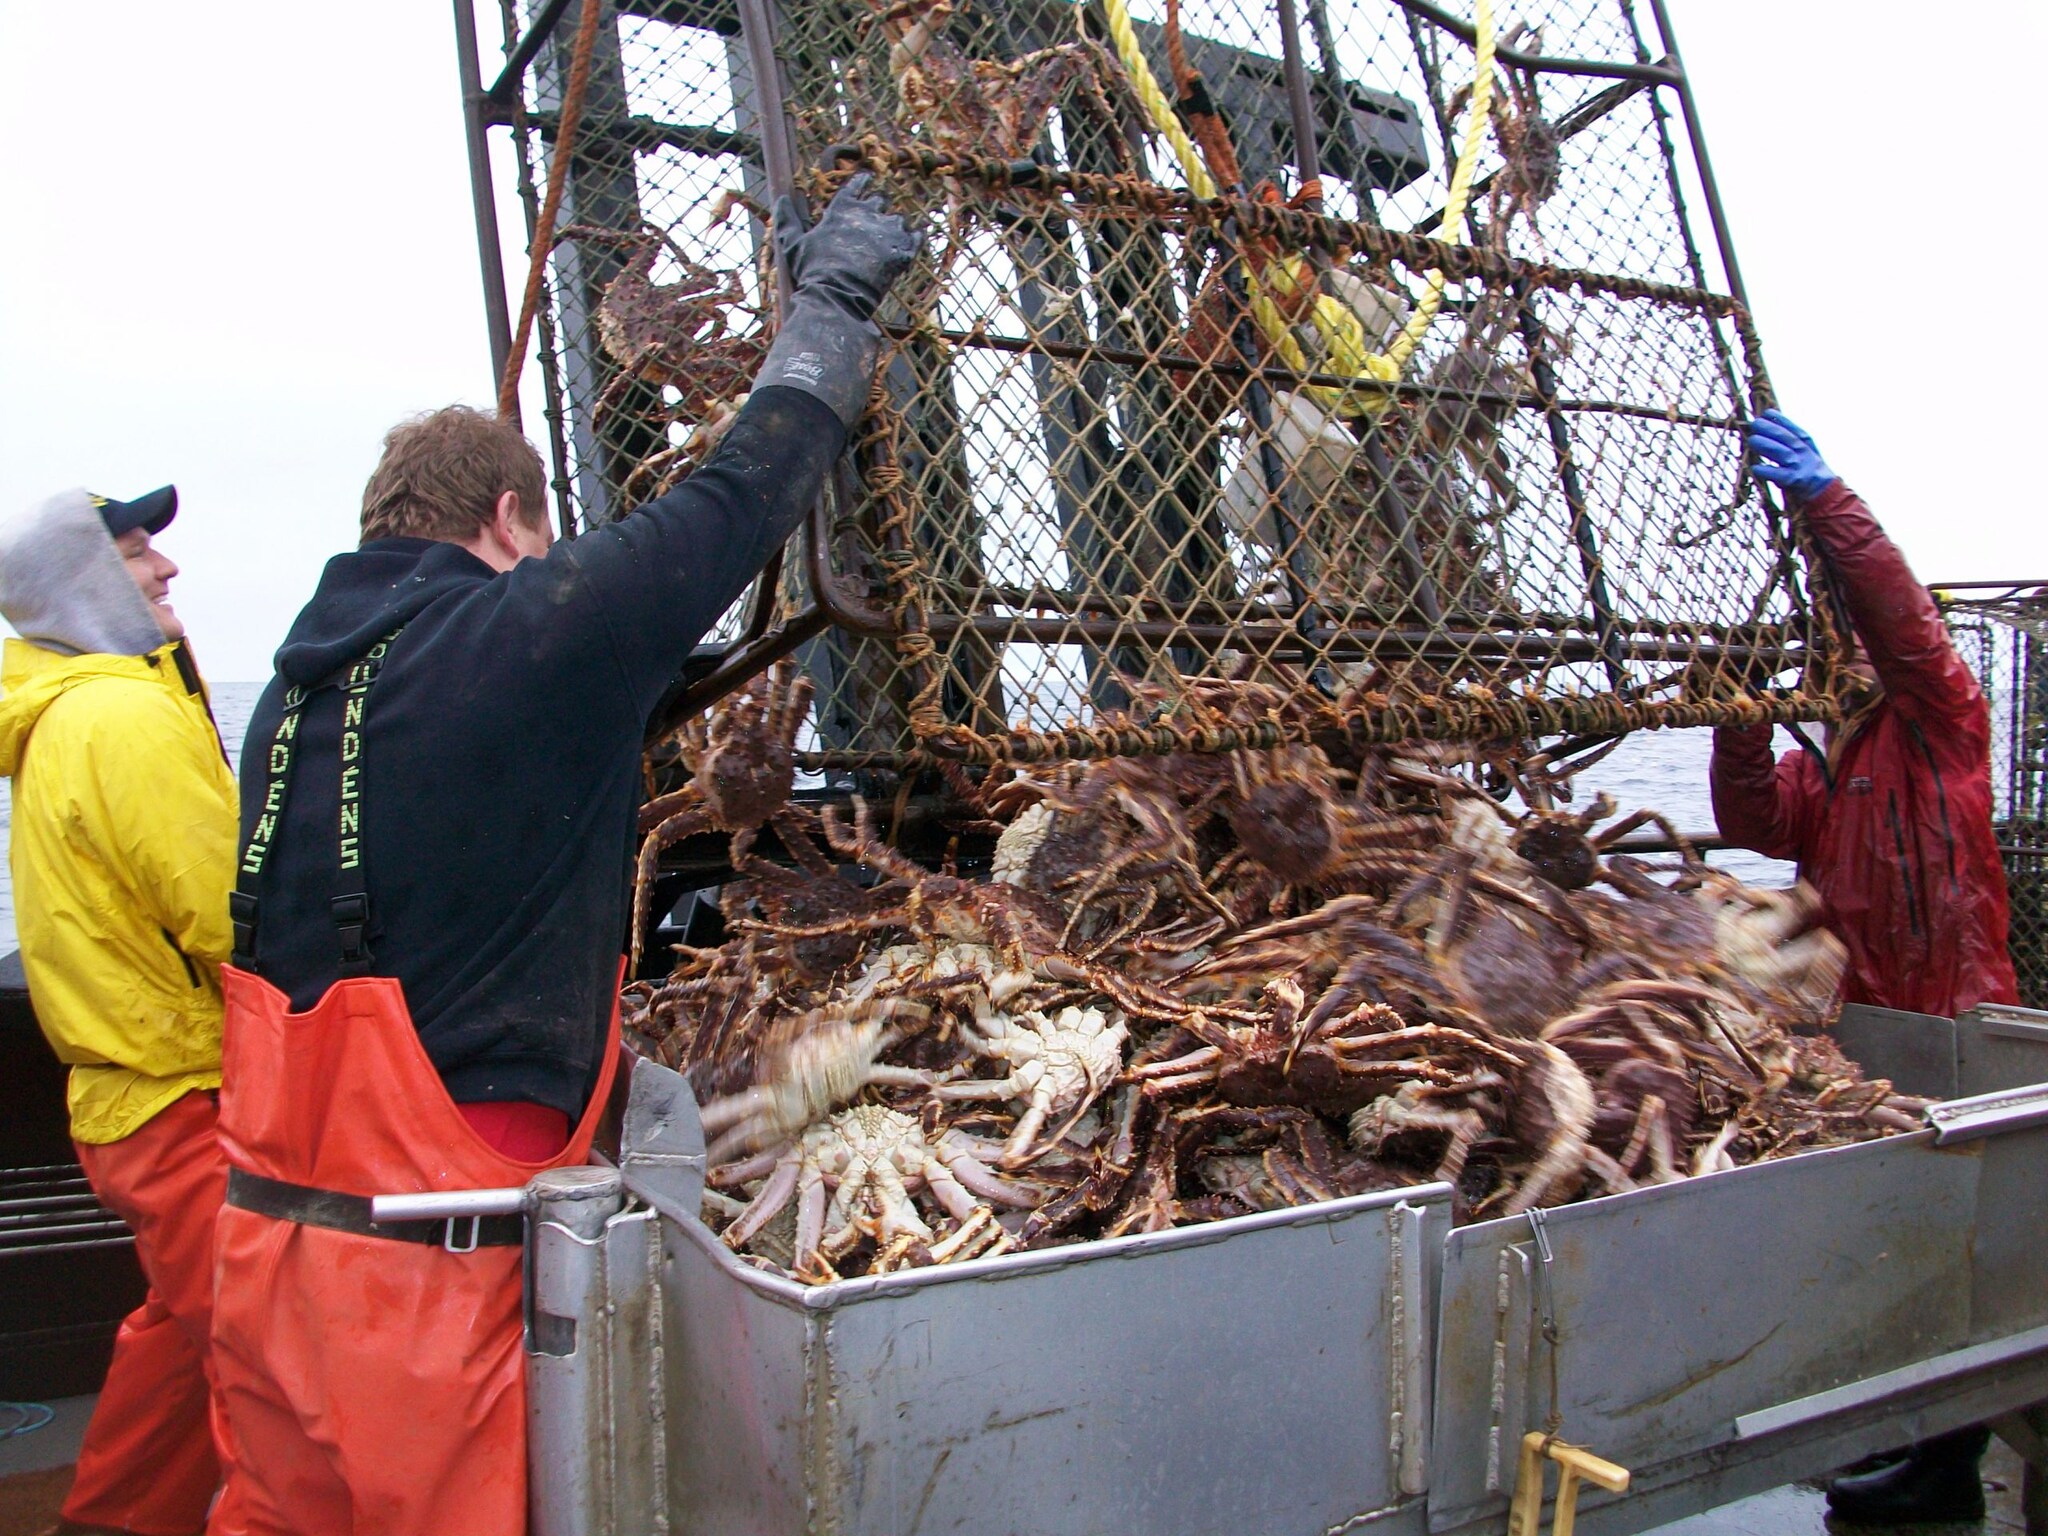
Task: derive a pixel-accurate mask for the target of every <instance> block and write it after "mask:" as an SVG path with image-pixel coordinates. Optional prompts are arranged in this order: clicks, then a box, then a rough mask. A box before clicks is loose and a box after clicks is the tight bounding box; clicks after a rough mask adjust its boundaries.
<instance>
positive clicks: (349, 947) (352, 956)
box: [327, 891, 370, 965]
mask: <svg viewBox="0 0 2048 1536" xmlns="http://www.w3.org/2000/svg"><path fill="white" fill-rule="evenodd" d="M327 910H328V911H329V912H331V913H332V914H333V915H334V926H335V928H336V930H337V931H338V932H339V934H340V937H341V958H342V962H343V963H344V964H347V965H360V964H362V963H363V962H364V961H366V960H368V959H369V958H370V949H369V943H368V930H369V926H370V898H369V896H368V894H367V893H365V892H363V891H349V892H347V893H346V894H344V895H341V896H335V897H332V898H331V899H330V900H329V901H328V903H327Z"/></svg>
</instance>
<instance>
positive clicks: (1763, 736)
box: [1707, 725, 1808, 859]
mask: <svg viewBox="0 0 2048 1536" xmlns="http://www.w3.org/2000/svg"><path fill="white" fill-rule="evenodd" d="M1707 774H1708V779H1709V781H1710V783H1711V785H1712V788H1713V793H1714V823H1715V825H1716V827H1717V828H1719V830H1720V833H1721V835H1722V836H1723V837H1725V838H1727V839H1728V841H1729V842H1731V843H1733V844H1735V846H1736V847H1738V848H1747V849H1749V851H1750V852H1752V853H1760V854H1762V855H1764V857H1766V858H1771V859H1797V858H1799V857H1801V856H1802V854H1803V851H1804V843H1805V832H1806V824H1807V820H1808V817H1807V797H1806V793H1805V786H1804V784H1803V783H1802V782H1801V780H1800V776H1799V772H1798V765H1797V762H1796V760H1795V761H1793V762H1787V763H1783V764H1780V763H1778V762H1776V761H1774V760H1773V758H1772V756H1771V727H1770V726H1768V725H1724V726H1720V727H1718V728H1717V729H1716V730H1715V731H1714V756H1713V761H1712V764H1711V766H1710V767H1709V768H1708V770H1707Z"/></svg>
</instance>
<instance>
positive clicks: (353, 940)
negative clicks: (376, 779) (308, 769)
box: [327, 629, 398, 976]
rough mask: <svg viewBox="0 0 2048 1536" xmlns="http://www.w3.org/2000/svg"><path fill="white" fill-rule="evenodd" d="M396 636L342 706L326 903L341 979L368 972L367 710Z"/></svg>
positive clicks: (362, 665) (361, 665) (365, 659)
mask: <svg viewBox="0 0 2048 1536" xmlns="http://www.w3.org/2000/svg"><path fill="white" fill-rule="evenodd" d="M397 634H398V631H397V630H395V629H394V630H393V631H392V632H391V633H390V634H388V635H386V636H385V637H384V638H383V639H382V640H379V641H378V642H377V643H376V644H375V645H373V646H371V647H370V648H369V650H367V651H365V652H364V653H363V656H362V659H361V660H359V661H357V662H356V663H355V664H354V665H352V666H351V667H350V668H349V669H348V682H347V684H346V686H345V691H344V692H343V694H342V704H341V821H340V825H339V827H338V829H337V836H338V837H339V838H340V841H341V878H340V879H339V880H338V881H337V882H336V883H335V887H334V895H333V896H332V897H331V898H330V899H329V901H328V903H327V908H328V910H329V911H330V912H331V913H333V914H334V933H335V937H336V939H337V940H339V941H340V944H341V974H342V975H344V976H361V975H365V974H367V972H368V971H369V969H370V936H369V930H370V891H369V887H368V885H367V884H366V883H365V881H364V875H363V819H362V818H363V710H364V707H365V705H366V704H367V703H368V702H369V697H370V685H371V684H372V683H374V682H376V681H377V673H378V671H379V670H380V669H382V667H383V665H384V657H385V655H386V654H387V653H388V652H389V651H390V649H391V642H392V640H393V639H394V638H395V637H396V636H397Z"/></svg>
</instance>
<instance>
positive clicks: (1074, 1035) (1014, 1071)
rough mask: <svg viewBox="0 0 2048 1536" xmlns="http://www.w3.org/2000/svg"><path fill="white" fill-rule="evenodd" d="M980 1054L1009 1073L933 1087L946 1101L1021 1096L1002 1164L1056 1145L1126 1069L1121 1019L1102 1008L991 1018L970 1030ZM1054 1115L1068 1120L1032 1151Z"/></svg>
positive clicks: (1023, 1160)
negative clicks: (1021, 1109) (1019, 1109)
mask: <svg viewBox="0 0 2048 1536" xmlns="http://www.w3.org/2000/svg"><path fill="white" fill-rule="evenodd" d="M964 1033H965V1038H966V1041H967V1045H968V1048H969V1049H970V1050H972V1051H973V1052H974V1053H975V1054H976V1055H977V1056H984V1057H987V1058H989V1059H991V1060H994V1061H999V1062H1002V1063H1004V1064H1005V1065H1007V1066H1008V1067H1009V1069H1010V1070H1009V1073H1008V1074H1007V1075H1006V1076H1004V1077H1001V1078H998V1079H996V1080H995V1081H992V1082H986V1081H975V1082H965V1083H946V1084H943V1085H941V1086H940V1087H939V1088H937V1089H936V1090H934V1092H935V1094H936V1096H937V1097H938V1098H941V1099H1020V1100H1022V1101H1023V1102H1024V1106H1025V1108H1024V1112H1023V1113H1022V1114H1020V1115H1019V1116H1018V1117H1017V1125H1016V1128H1015V1129H1014V1130H1013V1131H1011V1133H1010V1139H1009V1141H1008V1142H1006V1143H1005V1144H1004V1147H1003V1153H1002V1166H1003V1167H1005V1168H1021V1167H1024V1166H1025V1165H1026V1164H1028V1163H1031V1162H1033V1161H1035V1160H1036V1159H1037V1157H1038V1156H1039V1155H1040V1153H1041V1152H1043V1151H1045V1150H1049V1149H1050V1148H1051V1147H1053V1146H1055V1145H1057V1144H1058V1143H1059V1142H1060V1140H1061V1139H1062V1138H1063V1137H1064V1136H1065V1135H1066V1133H1067V1132H1068V1131H1069V1130H1071V1129H1073V1127H1074V1124H1075V1122H1076V1121H1078V1120H1079V1119H1080V1118H1081V1116H1082V1115H1084V1114H1086V1113H1087V1111H1088V1108H1089V1106H1090V1105H1091V1104H1093V1103H1094V1102H1095V1099H1096V1097H1097V1095H1099V1094H1100V1093H1101V1092H1102V1091H1103V1090H1104V1089H1106V1088H1107V1087H1109V1086H1110V1084H1111V1083H1113V1082H1115V1081H1116V1078H1117V1074H1118V1073H1119V1072H1121V1071H1122V1070H1123V1064H1124V1054H1123V1047H1124V1041H1125V1039H1126V1038H1127V1037H1128V1035H1129V1031H1128V1030H1127V1029H1126V1028H1125V1027H1124V1024H1123V1021H1122V1020H1120V1019H1113V1018H1111V1017H1110V1016H1108V1015H1106V1014H1104V1013H1103V1011H1102V1010H1101V1009H1099V1008H1077V1007H1073V1006H1068V1007H1065V1008H1062V1009H1061V1010H1060V1011H1059V1013H1058V1014H1057V1015H1054V1016H1051V1017H1048V1016H1047V1015H1045V1014H1043V1013H1039V1012H1036V1011H1032V1012H1028V1013H1021V1014H1016V1015H1011V1014H1006V1013H989V1014H988V1015H987V1016H986V1017H985V1018H984V1019H982V1020H979V1021H977V1022H976V1023H975V1024H974V1025H973V1026H971V1027H970V1028H969V1029H967V1030H966V1031H965V1032H964ZM1055 1114H1065V1115H1066V1116H1067V1119H1066V1121H1065V1123H1064V1124H1062V1125H1061V1126H1060V1128H1059V1129H1058V1130H1056V1131H1054V1132H1053V1134H1052V1135H1051V1136H1050V1137H1048V1138H1047V1139H1046V1142H1045V1145H1044V1147H1042V1148H1036V1149H1034V1147H1033V1143H1034V1142H1035V1141H1036V1140H1037V1138H1038V1133H1039V1132H1040V1131H1042V1130H1043V1129H1044V1128H1045V1124H1046V1121H1047V1120H1049V1119H1050V1118H1051V1117H1052V1116H1053V1115H1055Z"/></svg>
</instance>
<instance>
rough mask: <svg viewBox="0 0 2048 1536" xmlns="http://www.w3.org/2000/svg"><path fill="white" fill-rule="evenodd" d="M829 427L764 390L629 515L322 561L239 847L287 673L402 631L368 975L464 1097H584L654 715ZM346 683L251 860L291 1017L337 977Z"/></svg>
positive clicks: (375, 784)
mask: <svg viewBox="0 0 2048 1536" xmlns="http://www.w3.org/2000/svg"><path fill="white" fill-rule="evenodd" d="M844 439H845V430H844V429H843V428H842V427H841V425H840V423H839V419H838V417H837V416H835V415H834V414H833V412H832V411H831V410H830V409H829V408H827V407H826V406H825V405H823V404H821V403H820V402H819V401H817V400H815V399H814V398H812V397H811V396H810V395H807V394H804V393H802V392H801V391H797V390H791V389H783V388H767V389H761V390H757V391H756V392H755V393H754V395H753V398H752V399H751V400H749V401H748V403H747V405H746V406H745V408H744V409H743V410H742V411H741V412H740V414H739V418H738V420H736V421H735V422H734V423H733V426H732V429H731V431H730V432H729V433H728V434H727V436H726V438H725V441H724V442H723V443H722V444H721V445H720V447H719V449H718V451H717V452H716V453H715V454H714V455H713V456H712V457H711V459H710V461H709V462H707V463H706V464H705V465H704V466H703V467H702V468H701V469H699V470H698V471H697V472H696V473H695V474H693V475H691V476H690V478H689V479H688V480H686V481H684V482H683V483H682V484H681V485H680V486H678V487H677V488H676V489H675V490H673V491H670V492H669V493H668V494H667V495H665V496H663V497H661V498H660V499H659V500H656V501H653V502H650V503H648V504H647V505H646V506H644V507H642V508H640V509H639V510H638V511H636V512H634V513H633V514H632V515H631V516H629V517H626V518H623V519H621V520H620V521H618V522H616V523H612V524H609V525H606V526H604V527H601V528H597V529H593V530H591V531H589V532H587V533H584V534H582V535H581V536H580V537H578V538H575V539H573V540H567V541H564V542H562V543H559V544H557V545H555V546H554V548H553V549H552V550H551V551H549V553H548V554H547V556H546V557H545V558H542V559H531V560H524V561H521V562H520V563H519V565H518V566H517V567H515V568H514V569H513V570H511V571H508V572H505V573H503V574H494V573H493V572H492V571H491V569H490V568H489V567H488V566H486V565H485V564H484V563H483V562H482V561H481V560H479V559H477V558H476V556H474V555H472V554H470V553H469V552H468V551H467V550H464V549H462V548H460V547H458V546H456V545H454V544H447V543H441V542H438V541H435V540H429V539H373V540H371V541H370V542H368V543H366V544H364V545H363V546H362V548H361V549H359V550H357V551H355V552H354V553H352V554H343V555H337V556H335V557H334V558H333V559H332V560H330V561H329V562H328V564H327V569H326V571H325V572H324V573H323V574H322V576H321V578H320V585H319V588H318V590H317V591H316V592H315V593H314V595H313V600H312V601H311V602H310V603H308V604H307V605H306V607H305V608H304V609H303V610H302V611H301V612H300V614H299V616H298V618H297V620H296V621H294V623H293V625H292V628H291V632H290V634H289V635H288V636H287V637H286V640H285V643H284V645H283V647H282V648H281V649H280V650H279V651H278V653H277V676H276V677H274V678H273V679H272V680H271V682H270V685H269V686H268V687H267V688H266V689H265V690H264V692H263V697H262V698H261V700H259V701H258V703H257V706H256V710H255V713H254V715H253V716H252V718H251V719H250V722H249V734H248V737H247V744H246V746H245V747H244V749H243V752H242V764H243V767H242V844H243V847H244V848H245V849H246V847H247V845H248V841H249V835H250V831H251V829H252V828H253V826H254V825H255V821H256V817H257V814H258V812H259V810H260V809H261V807H262V804H263V798H264V792H265V789H266V786H267V782H268V766H267V765H268V760H269V758H270V756H271V751H270V748H271V744H272V742H273V740H274V738H275V736H276V733H277V729H278V724H279V720H280V718H281V715H282V712H283V700H284V693H285V690H286V688H287V687H288V686H289V685H292V684H298V685H301V686H306V687H311V686H313V685H316V684H320V683H322V682H325V681H327V680H328V679H330V678H332V677H333V676H334V675H335V674H336V673H337V672H339V671H341V670H342V669H344V668H346V667H347V665H348V664H349V663H350V662H352V661H354V660H355V659H356V658H358V657H360V656H361V655H362V654H363V653H364V652H365V651H366V650H368V649H369V648H370V646H372V645H373V644H375V642H376V641H377V640H378V639H380V638H381V637H382V636H384V635H386V634H387V633H389V632H390V631H391V630H393V629H395V628H397V627H398V626H399V625H400V624H403V625H404V628H403V630H402V631H401V632H400V633H399V635H398V638H397V639H396V641H394V642H393V644H392V646H391V648H390V652H389V654H388V656H387V657H386V659H385V661H384V663H383V666H382V670H381V672H380V673H379V675H378V677H377V680H376V683H375V684H374V686H373V687H372V688H371V690H370V693H369V696H368V702H367V706H366V710H365V719H364V724H363V728H362V731H363V747H362V767H361V773H362V778H361V785H362V791H361V817H362V837H363V845H362V846H363V870H364V875H365V880H366V889H367V891H368V894H369V898H370V929H369V942H370V952H371V956H372V963H371V966H370V972H371V974H373V975H378V976H391V977H396V978H397V980H398V981H399V982H400V983H401V984H402V985H403V987H404V989H405V997H406V1001H407V1004H408V1006H409V1007H410V1009H411V1013H412V1019H413V1023H414V1025H415V1026H416V1027H417V1028H418V1030H419V1033H420V1040H421V1043H422V1044H423V1045H424V1046H425V1047H426V1052H427V1055H428V1057H429V1058H430V1059H431V1060H432V1061H433V1063H434V1066H435V1067H436V1068H437V1069H438V1070H439V1072H440V1074H441V1079H442V1081H443V1083H445V1084H446V1085H447V1088H448V1092H449V1095H450V1097H452V1098H453V1099H454V1100H456V1102H458V1103H468V1102H476V1101H486V1100H525V1101H528V1102H532V1103H536V1104H544V1105H547V1106H549V1107H551V1108H554V1109H559V1110H562V1111H563V1112H564V1113H566V1114H568V1115H569V1116H570V1117H571V1118H572V1119H573V1118H574V1117H575V1116H576V1115H577V1114H578V1113H580V1111H581V1110H582V1107H583V1103H584V1100H585V1098H586V1097H587V1094H588V1091H589V1084H590V1082H591V1081H592V1080H593V1077H594V1072H595V1068H596V1065H597V1054H598V1049H599V1046H600V1045H601V1042H602V1040H603V1032H604V1029H605V1026H606V1023H607V1021H608V1019H609V1016H610V1010H611V1004H612V998H613V995H614V989H615V986H616V983H617V977H618V966H619V954H620V948H621V940H622V938H623V935H624V933H625V927H626V908H627V896H628V883H629V882H628V875H627V870H628V865H629V855H630V851H631V848H632V839H633V822H634V815H635V812H636V810H637V808H638V805H639V801H640V798H641V781H640V747H641V736H642V732H643V730H644V728H645V725H646V721H647V719H648V716H649V715H650V714H651V713H652V711H653V709H654V707H655V705H656V704H657V703H658V702H659V701H660V699H661V696H662V694H663V692H664V691H665V690H666V689H667V688H668V686H669V685H670V683H671V682H673V681H674V679H675V677H676V675H677V673H678V671H679V670H680V669H681V666H682V663H683V661H684V659H685V658H686V657H687V656H688V655H689V653H690V650H691V648H692V647H693V646H694V645H695V644H696V643H697V641H698V640H699V639H700V638H701V637H702V636H703V635H704V633H705V632H706V631H707V630H709V629H710V627H711V626H712V624H713V623H715V622H716V621H717V619H718V617H719V615H720V614H721V613H723V612H724V611H725V609H726V608H727V607H729V606H730V605H731V603H732V602H733V601H734V599H735V598H737V597H738V596H739V594H740V593H741V592H742V591H743V590H744V589H745V587H746V584H747V582H748V581H749V580H751V579H752V577H753V576H754V574H755V572H757V571H758V570H759V569H760V568H761V566H762V565H763V564H764V563H765V562H766V561H767V558H768V556H769V555H770V554H771V553H772V552H773V551H774V550H775V549H776V548H778V547H779V546H780V545H781V544H782V542H783V541H784V539H786V538H787V537H788V535H789V534H790V532H791V531H792V530H793V529H794V528H795V526H796V524H797V523H798V521H799V520H800V519H801V518H802V516H803V514H804V512H805V510H806V509H807V508H808V507H809V506H810V505H811V503H812V502H813V501H814V500H815V499H816V497H817V495H818V491H819V488H820V486H821V485H822V483H823V480H824V477H825V475H826V473H827V472H828V471H829V470H830V468H831V465H832V463H833V461H834V460H835V459H836V458H837V457H838V454H839V450H840V446H841V444H842V443H843V441H844ZM342 704H343V701H342V696H341V692H340V690H339V689H337V688H333V687H329V688H325V689H323V690H322V691H320V692H317V693H314V694H313V695H311V697H310V698H309V700H308V702H307V703H306V705H305V707H304V710H303V712H302V718H301V722H300V725H299V730H298V740H297V744H296V746H295V748H294V749H293V754H292V755H293V757H294V759H295V762H294V766H293V769H292V773H291V782H290V789H289V793H288V795H287V797H286V800H285V804H284V809H283V813H282V815H281V817H280V822H279V827H278V831H277V833H276V836H275V838H274V840H273V842H272V844H271V851H270V854H269V857H268V860H267V862H266V864H265V867H264V871H263V875H262V879H261V888H260V890H259V891H258V893H257V894H258V897H259V901H260V908H259V918H258V923H257V939H256V968H257V971H258V974H260V975H261V976H263V977H264V978H265V979H266V980H268V981H269V982H271V983H272V985H274V986H276V987H278V988H279V989H280V990H282V991H284V992H286V993H287V994H289V995H290V997H291V1000H292V1006H293V1007H294V1008H295V1009H306V1008H310V1007H312V1006H313V1005H314V1004H315V1003H317V1002H318V1001H319V999H320V997H321V995H322V994H323V993H324V992H325V991H326V990H327V988H328V987H329V986H331V985H332V984H333V983H334V981H335V980H336V979H338V977H339V975H340V970H341V946H340V940H339V938H338V935H337V932H336V928H335V924H334V920H333V917H332V915H331V914H330V911H329V907H328V902H329V900H330V898H331V897H332V896H333V895H334V894H335V891H336V888H337V882H338V880H339V870H340V844H339V833H338V825H337V821H338V814H339V806H340V775H341V763H340V750H341V748H340V742H341V714H342Z"/></svg>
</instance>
